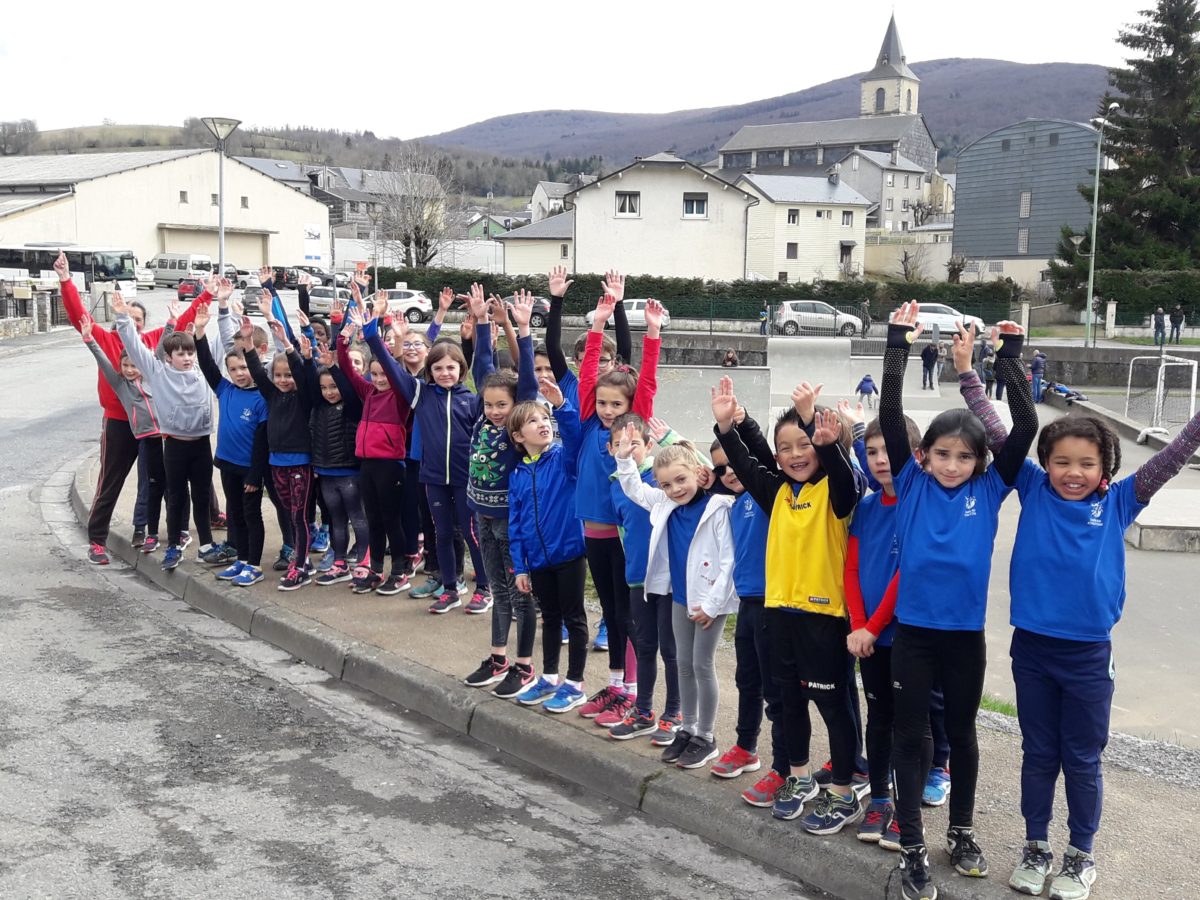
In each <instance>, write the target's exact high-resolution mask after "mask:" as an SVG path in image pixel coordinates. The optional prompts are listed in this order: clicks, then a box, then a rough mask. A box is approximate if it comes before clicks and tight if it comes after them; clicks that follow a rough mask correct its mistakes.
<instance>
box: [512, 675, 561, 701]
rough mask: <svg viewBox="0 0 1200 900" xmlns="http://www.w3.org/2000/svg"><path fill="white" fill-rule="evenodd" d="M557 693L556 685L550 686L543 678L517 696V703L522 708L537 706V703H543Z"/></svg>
mask: <svg viewBox="0 0 1200 900" xmlns="http://www.w3.org/2000/svg"><path fill="white" fill-rule="evenodd" d="M557 691H558V685H557V684H551V683H550V682H549V681H547V680H546V679H545V678H538V680H537V681H535V682H534V683H533V684H532V685H530V686H529V687H527V688H525V690H523V691H521V693H519V694H517V702H518V703H520V704H521V705H522V706H537V705H538V704H539V703H545V702H546V701H547V700H549V699H550V698H551V697H553V696H554V694H555V692H557Z"/></svg>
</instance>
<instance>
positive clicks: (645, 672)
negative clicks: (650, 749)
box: [629, 585, 679, 716]
mask: <svg viewBox="0 0 1200 900" xmlns="http://www.w3.org/2000/svg"><path fill="white" fill-rule="evenodd" d="M674 605H675V604H674V603H672V602H671V595H670V594H647V593H646V589H645V587H644V586H643V585H638V586H637V587H631V588H630V589H629V607H630V609H631V610H632V613H633V623H634V635H635V640H634V642H633V647H634V651H635V652H636V653H637V686H638V689H637V708H638V712H640V713H642V714H643V715H647V716H648V715H650V714H651V709H652V708H653V706H654V683H655V681H656V680H657V679H658V657H659V656H661V657H662V661H663V671H664V675H665V681H666V685H667V699H666V701H665V702H664V704H663V715H665V716H673V715H676V714H678V712H679V664H678V662H677V661H676V651H675V631H674V629H673V628H672V626H671V607H673V606H674Z"/></svg>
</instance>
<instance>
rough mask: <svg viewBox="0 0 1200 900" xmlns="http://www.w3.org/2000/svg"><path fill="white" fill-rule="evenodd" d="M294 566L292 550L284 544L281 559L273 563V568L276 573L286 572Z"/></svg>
mask: <svg viewBox="0 0 1200 900" xmlns="http://www.w3.org/2000/svg"><path fill="white" fill-rule="evenodd" d="M291 566H292V548H291V547H289V546H288V545H287V544H284V545H283V546H282V547H280V548H279V558H278V559H276V560H275V562H273V563H271V568H272V569H274V570H275V571H276V572H286V571H287V570H288V569H290V568H291Z"/></svg>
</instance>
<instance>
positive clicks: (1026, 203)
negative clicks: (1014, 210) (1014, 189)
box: [1017, 191, 1033, 219]
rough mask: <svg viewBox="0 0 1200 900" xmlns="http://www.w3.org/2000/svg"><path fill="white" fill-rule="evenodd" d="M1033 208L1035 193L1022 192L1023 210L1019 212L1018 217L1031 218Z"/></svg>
mask: <svg viewBox="0 0 1200 900" xmlns="http://www.w3.org/2000/svg"><path fill="white" fill-rule="evenodd" d="M1032 206H1033V191H1021V209H1020V211H1019V212H1018V214H1017V215H1018V217H1019V218H1022V219H1028V218H1029V210H1030V207H1032Z"/></svg>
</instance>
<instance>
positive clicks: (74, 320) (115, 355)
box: [59, 281, 212, 422]
mask: <svg viewBox="0 0 1200 900" xmlns="http://www.w3.org/2000/svg"><path fill="white" fill-rule="evenodd" d="M59 289H60V290H61V291H62V298H63V307H64V308H65V309H66V311H67V318H68V319H69V320H70V322H71V325H72V326H73V327H74V328H75V330H76V331H79V329H80V326H81V325H82V323H83V317H84V315H86V313H87V310H85V309H84V308H83V301H82V300H81V299H80V297H79V291H78V290H77V289H76V287H75V283H74V282H71V281H61V282H59ZM211 301H212V294H210V293H208V291H204V292H202V293H201V294H200V296H198V297H197V298H196V299H195V300H193V301H192V303H191V305H190V306H189V307H188V308H187V309H185V310H184V311H183V313H181V314H180V316H179V320H178V321H177V322H176V323H175V330H176V331H182V330H183V329H184V328H185V327H187V325H189V324H190V323H191V322H193V321H194V320H195V318H196V307H198V306H199V305H200V304H201V303H209V302H211ZM162 334H163V329H162V328H154V329H151V330H150V331H143V332H142V333H141V337H142V343H144V344H145V345H146V346H147V347H149V348H150V349H151V350H153V349H154V348H155V347H157V346H158V342H159V339H161V338H162ZM92 340H94V341H95V342H96V346H98V347H99V348H100V349H101V350H103V351H104V355H105V356H107V357H108V360H109V362H111V363H112V364H113V368H115V369H117V370H118V371H120V368H121V350H122V346H121V338H120V336H118V335H117V333H116V332H115V331H113V330H112V329H111V328H104V327H103V326H101V325H99V324H97V325H96V326H95V327H93V328H92ZM96 393H98V394H99V395H100V406H101V408H103V410H104V417H105V418H106V419H117V420H119V421H121V422H128V421H129V417H128V416H127V415H125V408H124V407H123V406H122V405H121V401H120V399H119V398H118V397H117V395H116V393H115V392H114V391H113V389H112V386H111V385H109V383H108V382H107V381H106V380H105V378H104V375H103V373H98V374H97V377H96Z"/></svg>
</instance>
